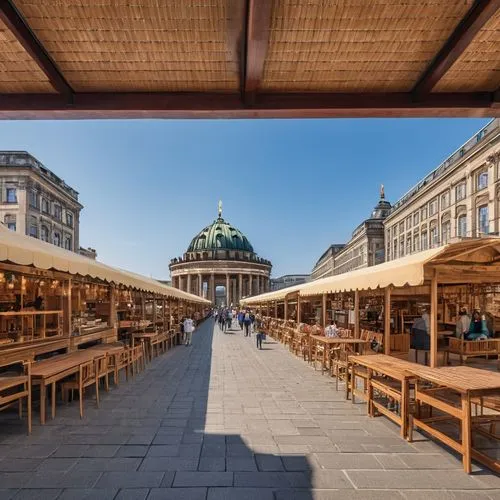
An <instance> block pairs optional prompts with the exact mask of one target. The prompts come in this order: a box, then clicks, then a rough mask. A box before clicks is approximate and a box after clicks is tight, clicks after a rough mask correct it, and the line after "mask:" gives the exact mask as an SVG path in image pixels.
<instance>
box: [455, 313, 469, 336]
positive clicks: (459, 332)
mask: <svg viewBox="0 0 500 500" xmlns="http://www.w3.org/2000/svg"><path fill="white" fill-rule="evenodd" d="M469 328H470V318H469V315H468V314H467V309H466V308H465V307H461V308H460V312H459V313H458V320H457V327H456V331H455V332H456V336H457V337H458V338H459V339H463V338H464V337H465V336H466V335H467V334H468V333H469Z"/></svg>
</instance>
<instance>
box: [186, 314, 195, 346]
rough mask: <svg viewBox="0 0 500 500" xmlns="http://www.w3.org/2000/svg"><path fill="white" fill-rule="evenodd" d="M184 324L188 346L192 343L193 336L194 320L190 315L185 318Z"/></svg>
mask: <svg viewBox="0 0 500 500" xmlns="http://www.w3.org/2000/svg"><path fill="white" fill-rule="evenodd" d="M183 326H184V338H185V345H186V347H187V346H190V345H191V341H192V338H193V331H194V321H193V320H192V319H191V318H189V317H188V318H185V319H184V325H183Z"/></svg>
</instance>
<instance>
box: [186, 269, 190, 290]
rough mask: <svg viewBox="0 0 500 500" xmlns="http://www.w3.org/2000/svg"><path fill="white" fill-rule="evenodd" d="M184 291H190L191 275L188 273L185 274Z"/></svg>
mask: <svg viewBox="0 0 500 500" xmlns="http://www.w3.org/2000/svg"><path fill="white" fill-rule="evenodd" d="M186 292H188V293H191V275H190V274H188V275H187V288H186Z"/></svg>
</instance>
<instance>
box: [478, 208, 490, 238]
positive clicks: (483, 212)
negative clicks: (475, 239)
mask: <svg viewBox="0 0 500 500" xmlns="http://www.w3.org/2000/svg"><path fill="white" fill-rule="evenodd" d="M477 220H478V230H479V235H478V236H480V235H481V234H488V233H489V232H490V229H489V225H490V221H489V214H488V205H483V206H481V207H478V209H477Z"/></svg>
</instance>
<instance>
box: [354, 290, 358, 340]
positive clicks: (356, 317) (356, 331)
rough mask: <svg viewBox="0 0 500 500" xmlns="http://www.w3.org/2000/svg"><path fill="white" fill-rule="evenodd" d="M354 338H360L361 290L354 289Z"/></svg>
mask: <svg viewBox="0 0 500 500" xmlns="http://www.w3.org/2000/svg"><path fill="white" fill-rule="evenodd" d="M354 338H356V339H359V290H355V291H354Z"/></svg>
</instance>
